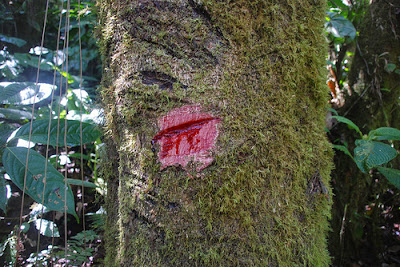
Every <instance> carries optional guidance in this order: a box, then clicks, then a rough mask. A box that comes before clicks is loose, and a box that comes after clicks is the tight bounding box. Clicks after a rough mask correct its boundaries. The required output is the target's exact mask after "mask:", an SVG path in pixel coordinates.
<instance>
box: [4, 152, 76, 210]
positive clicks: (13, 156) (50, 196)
mask: <svg viewBox="0 0 400 267" xmlns="http://www.w3.org/2000/svg"><path fill="white" fill-rule="evenodd" d="M27 152H28V149H27V148H25V147H7V148H6V149H5V150H4V153H3V165H4V167H5V169H6V172H7V173H8V175H9V176H10V178H11V181H13V183H14V184H15V185H16V186H18V188H19V189H21V190H23V187H24V177H25V168H26V159H27ZM28 162H29V163H28V168H27V174H26V188H25V192H26V194H28V195H29V196H30V197H31V198H32V199H33V200H35V201H36V202H37V203H41V204H43V205H44V206H46V207H47V208H48V209H50V210H55V211H64V204H65V201H64V200H65V190H64V189H65V184H64V176H63V175H61V173H59V172H58V171H57V170H56V169H55V168H54V167H53V166H51V164H47V178H46V181H45V183H44V181H43V180H44V175H45V169H44V168H45V164H46V159H45V158H44V157H43V156H42V155H40V154H39V153H37V152H36V151H34V150H29V161H28ZM45 184H46V186H45ZM44 186H45V188H44ZM43 189H45V191H44V196H43ZM66 197H67V203H66V206H67V212H68V213H69V214H72V215H74V216H75V217H76V218H78V217H77V215H76V212H75V202H74V195H73V193H72V190H71V188H70V187H69V185H68V186H67V188H66Z"/></svg>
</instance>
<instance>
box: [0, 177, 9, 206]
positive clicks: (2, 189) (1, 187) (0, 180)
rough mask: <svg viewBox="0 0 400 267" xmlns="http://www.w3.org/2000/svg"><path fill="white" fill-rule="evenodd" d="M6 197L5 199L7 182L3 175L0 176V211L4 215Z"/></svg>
mask: <svg viewBox="0 0 400 267" xmlns="http://www.w3.org/2000/svg"><path fill="white" fill-rule="evenodd" d="M7 202H8V197H7V182H6V180H5V179H4V175H3V174H1V175H0V209H2V210H3V211H4V213H6V207H7Z"/></svg>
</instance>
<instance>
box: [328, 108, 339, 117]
mask: <svg viewBox="0 0 400 267" xmlns="http://www.w3.org/2000/svg"><path fill="white" fill-rule="evenodd" d="M328 111H330V112H332V113H333V114H335V115H336V116H339V113H338V112H337V111H336V110H335V109H333V108H328Z"/></svg>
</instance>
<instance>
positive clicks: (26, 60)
mask: <svg viewBox="0 0 400 267" xmlns="http://www.w3.org/2000/svg"><path fill="white" fill-rule="evenodd" d="M14 57H15V59H16V60H18V62H19V63H20V64H21V65H22V66H28V67H34V68H37V67H38V63H39V57H38V56H33V55H30V54H27V53H15V54H14ZM40 69H41V70H45V71H52V70H53V69H54V64H53V63H52V62H50V61H47V60H46V59H44V58H42V59H41V61H40Z"/></svg>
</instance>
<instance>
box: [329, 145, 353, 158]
mask: <svg viewBox="0 0 400 267" xmlns="http://www.w3.org/2000/svg"><path fill="white" fill-rule="evenodd" d="M333 148H335V149H337V150H340V151H342V152H344V153H345V154H346V155H348V156H350V158H353V155H351V153H350V151H349V150H348V149H347V147H345V146H342V145H333Z"/></svg>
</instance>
